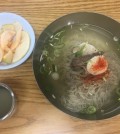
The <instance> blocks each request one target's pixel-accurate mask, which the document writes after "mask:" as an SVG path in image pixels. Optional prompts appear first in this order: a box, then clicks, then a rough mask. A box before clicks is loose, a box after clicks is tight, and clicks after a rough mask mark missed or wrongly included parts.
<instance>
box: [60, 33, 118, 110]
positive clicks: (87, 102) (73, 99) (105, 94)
mask: <svg viewBox="0 0 120 134" xmlns="http://www.w3.org/2000/svg"><path fill="white" fill-rule="evenodd" d="M84 36H85V35H84ZM84 38H87V40H90V41H91V38H90V37H89V36H87V37H84ZM96 38H98V39H99V37H97V34H96ZM82 39H83V38H82ZM104 40H105V39H104ZM83 41H84V39H83ZM91 42H92V41H91ZM94 42H95V41H94V39H93V43H94ZM65 43H66V46H65V48H64V50H66V51H63V56H64V59H63V61H62V62H61V65H60V66H62V69H63V71H62V74H61V75H62V77H63V79H64V78H65V82H66V86H67V88H66V93H65V94H64V95H63V96H62V97H61V103H62V104H63V105H64V107H65V108H66V109H68V110H70V111H72V112H84V110H85V109H86V108H87V107H89V106H91V105H92V106H95V107H96V109H97V110H98V109H101V108H102V107H103V106H106V105H109V104H110V103H112V101H113V97H114V95H115V89H116V87H117V86H118V84H119V80H120V69H119V67H120V61H119V58H118V56H117V54H116V53H115V52H114V51H111V49H112V47H111V46H108V44H107V43H106V42H105V41H103V42H102V41H101V39H100V40H97V42H95V44H94V46H93V47H94V50H96V51H97V50H102V51H104V56H105V58H106V59H107V61H108V64H109V67H108V70H109V71H110V73H109V77H108V78H107V79H106V80H101V81H97V82H93V83H88V84H86V83H84V82H83V81H82V80H81V79H80V76H81V70H79V71H78V72H75V71H73V70H72V69H71V67H70V64H71V60H72V59H73V57H74V55H73V52H72V50H73V49H74V47H77V46H80V45H81V44H82V42H81V41H80V39H79V35H78V33H77V32H76V34H74V35H73V36H72V34H71V37H69V39H66V42H65ZM83 43H84V42H83ZM97 43H98V45H97ZM86 44H88V43H86ZM91 45H92V44H91ZM86 46H87V45H86ZM86 50H87V52H88V54H89V53H92V50H93V49H89V48H87V49H86ZM85 53H86V52H85ZM83 55H84V53H83Z"/></svg>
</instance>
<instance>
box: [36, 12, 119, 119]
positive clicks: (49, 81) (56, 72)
mask: <svg viewBox="0 0 120 134" xmlns="http://www.w3.org/2000/svg"><path fill="white" fill-rule="evenodd" d="M119 29H120V24H119V23H118V22H117V21H115V20H113V19H111V18H109V17H107V16H104V15H101V14H97V13H90V12H80V13H73V14H69V15H66V16H63V17H61V18H59V19H57V20H55V21H54V22H52V23H51V24H50V25H49V26H48V27H47V28H46V29H45V30H44V31H43V32H42V33H41V35H40V37H39V39H38V41H37V44H36V46H35V49H34V53H33V70H34V74H35V78H36V81H37V83H38V86H39V87H40V89H41V90H42V92H43V93H44V95H45V96H46V97H47V99H48V100H49V101H50V102H51V103H52V104H53V105H55V106H56V107H57V108H59V109H60V110H62V111H63V112H65V113H67V114H69V115H72V116H75V117H78V118H81V119H88V120H100V119H106V118H109V117H112V116H115V115H117V114H119V113H120V60H119V59H120V37H119V35H120V32H119Z"/></svg>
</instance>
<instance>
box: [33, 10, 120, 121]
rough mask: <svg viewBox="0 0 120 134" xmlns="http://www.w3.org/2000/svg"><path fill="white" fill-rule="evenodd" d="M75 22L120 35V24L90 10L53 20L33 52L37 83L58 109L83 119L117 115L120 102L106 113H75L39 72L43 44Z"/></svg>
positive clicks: (119, 110) (119, 109)
mask: <svg viewBox="0 0 120 134" xmlns="http://www.w3.org/2000/svg"><path fill="white" fill-rule="evenodd" d="M74 23H81V24H84V23H85V24H92V25H96V26H99V27H101V28H103V29H105V30H107V31H109V32H110V33H112V34H113V35H114V36H116V37H119V36H120V24H119V23H118V22H117V21H115V20H113V19H111V18H109V17H107V16H104V15H101V14H97V13H90V12H78V13H72V14H69V15H66V16H63V17H61V18H59V19H57V20H55V21H54V22H52V23H51V24H50V25H49V26H48V27H47V28H46V29H45V30H44V31H43V32H42V33H41V35H40V37H39V39H38V41H37V44H36V46H35V49H34V53H33V70H34V75H35V78H36V81H37V84H38V86H39V88H40V89H41V90H42V92H43V94H44V95H45V96H46V98H47V99H48V100H49V101H50V102H51V103H52V104H53V105H54V106H56V107H57V108H58V109H60V110H62V111H63V112H65V113H67V114H69V115H72V116H75V117H78V118H81V119H88V120H100V119H106V118H109V117H112V116H115V115H117V114H119V113H120V102H118V103H116V104H115V105H114V106H113V105H111V106H110V107H109V108H107V109H106V110H105V111H104V113H99V112H98V113H96V114H93V115H85V114H80V113H74V112H71V111H69V110H67V109H65V108H64V107H63V106H62V105H61V103H60V101H59V100H58V99H57V98H55V97H54V96H53V94H54V90H53V91H52V90H51V91H47V90H45V85H46V83H45V81H44V79H45V78H44V76H41V75H40V73H39V69H40V61H39V60H40V55H41V53H42V49H43V44H44V43H45V42H46V40H47V38H49V37H51V35H52V34H53V33H55V32H56V31H58V30H59V29H61V28H62V27H64V26H66V25H68V24H74Z"/></svg>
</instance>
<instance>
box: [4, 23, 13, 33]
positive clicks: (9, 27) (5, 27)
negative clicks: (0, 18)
mask: <svg viewBox="0 0 120 134" xmlns="http://www.w3.org/2000/svg"><path fill="white" fill-rule="evenodd" d="M6 30H12V31H15V27H14V25H13V24H5V25H3V26H2V27H1V31H2V32H3V31H6Z"/></svg>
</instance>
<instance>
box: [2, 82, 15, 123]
mask: <svg viewBox="0 0 120 134" xmlns="http://www.w3.org/2000/svg"><path fill="white" fill-rule="evenodd" d="M14 111H15V95H14V93H13V91H12V89H11V88H10V87H9V86H7V85H6V84H4V83H0V121H3V120H5V119H6V118H8V117H11V116H12V115H13V113H14Z"/></svg>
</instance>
